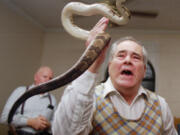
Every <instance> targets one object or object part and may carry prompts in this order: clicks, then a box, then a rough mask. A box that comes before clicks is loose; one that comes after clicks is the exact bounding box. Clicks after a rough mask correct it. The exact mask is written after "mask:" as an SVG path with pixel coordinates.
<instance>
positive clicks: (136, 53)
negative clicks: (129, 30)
mask: <svg viewBox="0 0 180 135" xmlns="http://www.w3.org/2000/svg"><path fill="white" fill-rule="evenodd" d="M143 59H144V58H143V53H142V47H141V46H140V45H138V44H137V43H135V42H133V41H130V40H127V41H123V42H121V43H119V45H118V46H117V49H116V52H115V53H114V55H113V58H112V60H111V61H110V62H109V74H110V77H111V80H112V83H113V85H114V87H115V88H116V89H117V90H120V89H121V88H139V86H140V84H141V81H142V79H143V77H144V75H145V71H146V67H145V64H144V61H143Z"/></svg>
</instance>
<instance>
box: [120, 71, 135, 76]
mask: <svg viewBox="0 0 180 135" xmlns="http://www.w3.org/2000/svg"><path fill="white" fill-rule="evenodd" d="M121 74H122V75H127V76H131V75H133V73H132V71H130V70H122V71H121Z"/></svg>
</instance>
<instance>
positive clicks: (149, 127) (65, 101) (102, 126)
mask: <svg viewBox="0 0 180 135" xmlns="http://www.w3.org/2000/svg"><path fill="white" fill-rule="evenodd" d="M107 22H108V20H107V19H106V18H102V19H101V20H100V21H99V22H98V24H97V25H96V26H95V27H94V28H93V29H92V31H91V34H90V37H89V39H88V41H87V44H88V43H89V42H90V40H92V39H93V38H94V37H95V35H96V34H97V33H99V32H102V31H103V30H105V28H106V26H107ZM105 51H106V50H104V51H103V53H102V54H101V56H100V57H99V58H98V59H97V60H96V61H95V63H93V65H92V66H91V67H90V68H89V69H88V71H86V72H85V73H84V74H83V75H81V76H80V77H79V78H78V79H76V80H75V81H73V82H72V84H71V85H69V86H68V87H67V88H66V90H65V92H64V95H63V97H62V100H61V102H60V104H59V106H58V108H57V111H56V112H55V119H54V123H53V134H54V135H77V134H80V135H88V134H92V135H160V134H163V135H177V132H176V130H175V128H174V125H173V117H172V114H171V111H170V109H169V107H168V105H167V103H166V101H165V100H164V98H162V97H160V96H158V95H156V94H155V93H152V92H150V91H149V90H147V89H145V88H143V87H142V86H141V82H142V79H143V77H144V75H145V71H146V63H147V53H146V50H145V48H144V47H143V46H141V43H139V42H138V41H136V40H135V39H134V38H131V37H127V38H124V39H120V40H118V41H116V42H115V43H114V44H113V45H112V49H111V55H110V60H109V64H108V68H109V78H108V80H107V81H106V82H105V83H102V84H100V85H98V86H97V87H95V80H96V73H97V71H98V69H99V67H100V65H101V64H102V62H103V60H104V54H105Z"/></svg>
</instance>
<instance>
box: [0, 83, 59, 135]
mask: <svg viewBox="0 0 180 135" xmlns="http://www.w3.org/2000/svg"><path fill="white" fill-rule="evenodd" d="M32 87H34V85H31V86H30V88H32ZM25 91H26V87H25V86H21V87H18V88H17V89H15V90H14V91H13V93H12V94H11V96H10V97H9V98H8V100H7V102H6V105H5V106H4V109H3V112H2V114H1V118H0V123H4V124H7V118H8V114H9V111H10V109H11V107H12V106H13V104H14V103H15V101H16V100H17V99H18V98H19V97H20V96H21V95H22V94H24V93H25ZM50 96H51V101H52V102H51V103H52V106H54V109H50V108H48V105H50V100H49V98H48V93H44V94H39V95H35V96H33V97H31V98H29V99H27V100H26V101H25V104H24V113H23V114H21V108H22V105H20V107H19V108H18V109H17V111H16V113H15V114H14V117H13V121H12V124H13V125H14V126H15V127H16V128H20V129H21V130H24V131H27V132H30V133H36V132H37V131H35V130H34V129H33V128H31V127H28V126H27V120H28V119H29V118H34V117H38V116H39V115H42V116H44V117H45V118H46V119H47V120H49V121H50V122H51V123H52V120H53V115H54V112H55V109H56V99H55V97H54V96H53V95H52V94H50Z"/></svg>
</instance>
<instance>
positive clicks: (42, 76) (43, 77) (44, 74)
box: [34, 67, 53, 85]
mask: <svg viewBox="0 0 180 135" xmlns="http://www.w3.org/2000/svg"><path fill="white" fill-rule="evenodd" d="M52 78H53V72H52V70H51V69H50V68H47V67H43V68H41V69H40V70H39V71H38V72H37V73H36V74H35V76H34V83H35V85H39V84H41V83H45V82H47V81H49V80H51V79H52Z"/></svg>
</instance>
